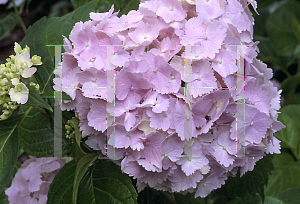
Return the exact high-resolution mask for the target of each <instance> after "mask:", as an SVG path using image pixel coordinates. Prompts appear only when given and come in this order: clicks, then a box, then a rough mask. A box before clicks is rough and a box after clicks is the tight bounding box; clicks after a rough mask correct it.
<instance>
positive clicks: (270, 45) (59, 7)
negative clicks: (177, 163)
mask: <svg viewBox="0 0 300 204" xmlns="http://www.w3.org/2000/svg"><path fill="white" fill-rule="evenodd" d="M90 1H91V0H42V1H41V0H15V1H14V3H15V4H13V3H12V0H10V1H9V2H8V3H7V4H6V5H0V63H4V62H5V59H6V58H7V57H8V56H9V55H11V54H13V46H14V42H18V43H20V42H21V41H22V40H23V38H24V36H25V33H26V29H24V27H25V28H28V27H29V26H31V25H33V24H34V23H35V22H36V21H38V20H39V19H41V18H42V17H44V16H47V17H48V18H51V17H61V16H64V15H66V14H68V13H70V12H72V11H73V10H74V9H76V8H78V7H80V6H82V5H84V4H85V3H88V2H90ZM112 4H114V5H115V10H114V11H115V12H116V11H118V10H120V13H119V16H121V15H122V14H127V13H128V11H130V10H132V9H137V8H138V4H139V1H138V0H131V1H130V0H101V1H100V3H99V5H98V6H97V8H98V11H99V12H107V11H108V10H109V9H110V7H111V5H112ZM257 5H258V8H257V11H258V13H259V15H258V14H256V13H255V12H254V10H253V9H252V7H251V6H249V7H250V10H251V11H252V13H253V17H254V18H255V25H254V36H253V37H254V42H255V41H259V42H260V43H259V44H258V48H259V50H260V52H259V54H258V59H260V60H261V61H263V62H264V63H266V64H267V65H268V67H269V68H272V69H273V78H272V82H273V83H274V85H275V86H277V87H278V89H279V90H280V89H282V93H281V95H282V100H281V107H282V108H281V109H280V111H279V112H281V113H280V114H279V117H278V120H279V121H281V122H282V123H283V124H284V125H285V126H286V128H285V129H283V130H281V131H279V132H277V133H275V134H274V136H275V137H277V138H278V139H279V140H280V141H281V147H282V149H281V152H282V153H281V154H279V155H277V154H275V155H274V156H270V157H269V156H267V157H266V158H265V159H262V160H261V161H259V162H258V163H257V165H256V166H255V168H254V171H253V172H249V174H248V175H247V174H246V175H245V176H244V177H243V178H244V180H243V179H238V177H231V178H229V179H228V181H227V182H226V184H225V185H224V186H223V187H222V188H221V189H218V190H215V191H213V192H212V193H211V194H210V195H209V196H208V197H206V198H204V199H201V198H197V199H195V198H194V197H193V194H190V193H189V194H187V195H181V194H177V193H175V194H169V193H166V192H162V191H156V190H153V189H150V188H146V189H145V190H144V191H142V192H141V193H139V197H138V203H141V204H144V203H147V204H157V203H159V204H160V203H173V204H174V203H178V204H196V203H199V204H202V203H203V204H204V203H230V204H238V203H251V204H252V203H266V204H268V203H274V204H277V203H278V204H279V203H280V204H282V203H285V204H294V203H295V204H296V203H300V193H299V192H300V105H299V104H300V0H257ZM268 159H269V160H268ZM268 161H272V162H271V163H270V162H268ZM273 167H274V168H273ZM16 168H17V167H16ZM268 175H269V176H268ZM253 177H256V178H260V179H261V183H259V184H257V186H260V187H261V185H262V188H264V192H263V193H264V196H261V195H260V193H261V190H259V189H254V190H252V192H251V190H249V189H250V187H248V190H247V191H245V192H243V189H240V190H236V189H237V187H239V188H244V187H241V186H243V185H244V186H245V185H247V183H248V185H249V186H251V179H252V178H253ZM249 179H250V180H249ZM252 181H253V180H252ZM132 182H133V183H134V184H135V183H136V181H135V180H132ZM249 182H250V183H249ZM264 184H267V185H264ZM228 189H229V190H230V189H231V190H232V191H231V192H228ZM245 189H247V187H246V188H245ZM263 197H264V201H262V200H263V199H262V198H263ZM5 199H6V198H5V195H0V203H5V202H6V201H5Z"/></svg>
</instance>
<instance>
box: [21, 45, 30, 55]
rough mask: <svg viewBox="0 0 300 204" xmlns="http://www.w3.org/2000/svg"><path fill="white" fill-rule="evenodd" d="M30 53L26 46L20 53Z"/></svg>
mask: <svg viewBox="0 0 300 204" xmlns="http://www.w3.org/2000/svg"><path fill="white" fill-rule="evenodd" d="M25 52H30V48H29V47H28V46H27V45H26V47H25V48H24V49H23V50H22V53H25Z"/></svg>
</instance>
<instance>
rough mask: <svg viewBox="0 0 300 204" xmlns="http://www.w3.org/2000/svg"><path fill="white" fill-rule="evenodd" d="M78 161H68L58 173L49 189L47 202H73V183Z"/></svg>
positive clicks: (48, 203) (62, 203)
mask: <svg viewBox="0 0 300 204" xmlns="http://www.w3.org/2000/svg"><path fill="white" fill-rule="evenodd" d="M77 161H78V160H75V159H73V160H72V161H70V162H68V163H66V164H65V165H64V166H63V167H62V168H61V169H60V170H59V172H58V173H57V174H56V176H55V177H54V180H53V181H52V183H51V185H50V189H49V191H48V199H47V204H66V203H72V193H73V183H74V179H75V171H76V166H77Z"/></svg>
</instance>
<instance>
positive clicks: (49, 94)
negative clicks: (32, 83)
mask: <svg viewBox="0 0 300 204" xmlns="http://www.w3.org/2000/svg"><path fill="white" fill-rule="evenodd" d="M54 93H55V92H54V91H49V92H46V93H43V94H41V97H42V98H54ZM61 93H62V94H61V99H62V100H67V101H71V100H72V98H71V97H70V96H69V95H68V94H66V93H65V92H64V91H62V92H61Z"/></svg>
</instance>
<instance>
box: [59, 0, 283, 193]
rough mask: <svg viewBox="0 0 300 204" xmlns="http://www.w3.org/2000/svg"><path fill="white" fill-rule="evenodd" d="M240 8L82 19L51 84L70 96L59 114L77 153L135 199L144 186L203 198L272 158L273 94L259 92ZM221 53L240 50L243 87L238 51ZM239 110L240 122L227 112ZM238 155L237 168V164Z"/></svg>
mask: <svg viewBox="0 0 300 204" xmlns="http://www.w3.org/2000/svg"><path fill="white" fill-rule="evenodd" d="M251 2H252V3H251V5H252V6H253V8H254V9H256V3H255V1H254V2H253V1H251ZM245 5H247V2H246V0H242V1H238V0H227V1H225V0H199V1H193V0H186V1H184V0H180V1H178V0H149V1H142V2H141V3H140V6H139V9H138V10H137V11H130V12H129V13H128V14H127V15H123V16H121V17H120V18H119V17H117V15H116V14H117V13H113V7H112V9H111V10H110V11H109V12H107V13H91V14H90V17H91V19H92V20H91V21H88V22H78V23H77V24H76V25H75V26H74V28H73V31H72V32H71V34H70V36H69V38H70V40H71V41H72V43H71V42H69V41H68V40H66V39H65V42H66V43H67V44H73V46H74V48H73V49H68V50H67V52H66V53H64V58H63V62H62V65H65V69H64V68H63V66H62V73H63V74H62V75H61V81H62V84H66V85H72V86H74V87H77V90H73V91H72V92H71V91H70V92H71V93H70V94H71V95H70V96H72V99H73V101H72V105H70V106H68V105H64V107H63V108H66V109H67V108H68V109H74V111H75V113H76V116H77V117H78V118H79V119H80V124H79V126H80V130H81V131H82V134H83V136H89V138H88V139H87V141H86V144H87V145H89V146H90V147H91V148H93V149H95V150H99V151H101V152H102V154H106V149H107V154H106V155H107V156H108V157H109V158H110V159H111V160H112V161H114V162H115V163H116V164H117V165H120V166H121V169H122V171H123V172H125V173H126V174H128V175H129V176H133V178H137V188H138V191H141V190H143V189H144V188H145V186H147V185H149V186H150V187H152V188H154V189H158V190H166V191H170V192H182V193H185V192H187V191H188V192H196V193H195V196H196V197H197V196H201V197H205V196H207V195H208V194H209V193H210V192H211V191H212V190H213V189H216V188H220V187H221V185H223V184H224V183H225V180H226V179H227V178H228V176H229V175H235V174H236V173H237V171H236V169H237V168H238V167H241V174H243V173H245V172H246V171H251V170H253V168H254V165H255V162H256V161H258V160H259V159H261V158H263V156H264V155H265V154H266V153H279V152H280V144H279V142H278V140H276V139H275V138H273V133H274V132H275V131H278V130H279V129H281V128H283V127H284V126H283V125H282V123H280V122H278V121H276V119H277V117H276V116H277V111H278V110H279V108H280V103H279V99H280V93H281V92H280V91H278V90H277V89H276V88H275V87H274V86H273V84H272V83H270V82H269V79H270V78H271V77H272V70H271V69H269V68H267V65H266V64H264V63H263V62H261V61H259V60H257V59H256V56H257V52H258V51H259V50H258V49H257V43H254V42H253V39H252V38H253V25H252V22H253V19H252V16H251V12H250V10H249V8H248V7H247V6H245ZM244 7H245V8H244ZM120 22H122V23H121V25H120ZM230 44H240V45H241V46H242V47H243V48H244V50H245V61H244V62H245V81H244V77H239V76H238V73H237V71H238V60H237V54H238V53H237V50H238V49H237V47H236V46H230ZM99 45H101V46H99ZM103 45H107V46H109V45H111V46H114V51H113V52H111V53H107V50H109V49H108V48H105V46H103ZM109 58H110V59H111V60H109ZM112 58H113V59H112ZM97 60H99V61H97ZM111 67H114V70H111ZM256 76H257V77H256ZM243 83H245V90H246V93H245V94H244V95H243V96H241V95H239V93H241V91H242V90H244V89H243V88H244V87H241V84H243ZM234 87H236V89H234ZM109 91H114V94H115V96H114V103H111V101H108V99H107V98H108V95H109V94H111V93H109ZM66 92H67V90H66ZM67 93H68V92H67ZM262 96H264V97H263V98H264V99H263V100H261V98H262ZM244 101H245V103H244ZM268 104H271V106H270V105H268ZM244 106H245V117H244V115H243V114H244V111H239V112H237V111H236V110H237V108H238V109H239V110H240V107H244ZM236 119H238V121H242V122H239V123H238V124H237V121H236ZM236 127H237V128H236ZM112 129H113V130H115V131H110V130H112ZM244 130H245V131H244ZM106 131H107V132H109V134H108V135H107V141H108V143H107V144H105V133H106ZM244 132H245V134H244ZM237 134H238V137H237ZM236 147H238V149H237V148H236ZM242 148H244V149H245V150H246V151H245V155H244V156H245V157H246V159H243V160H242V161H243V162H237V155H238V154H240V152H241V151H240V149H242ZM113 149H114V150H116V155H114V154H112V150H113ZM250 156H252V157H253V156H254V157H255V160H253V159H252V160H250V159H247V158H248V157H250ZM221 174H222V177H220V176H219V175H221Z"/></svg>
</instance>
